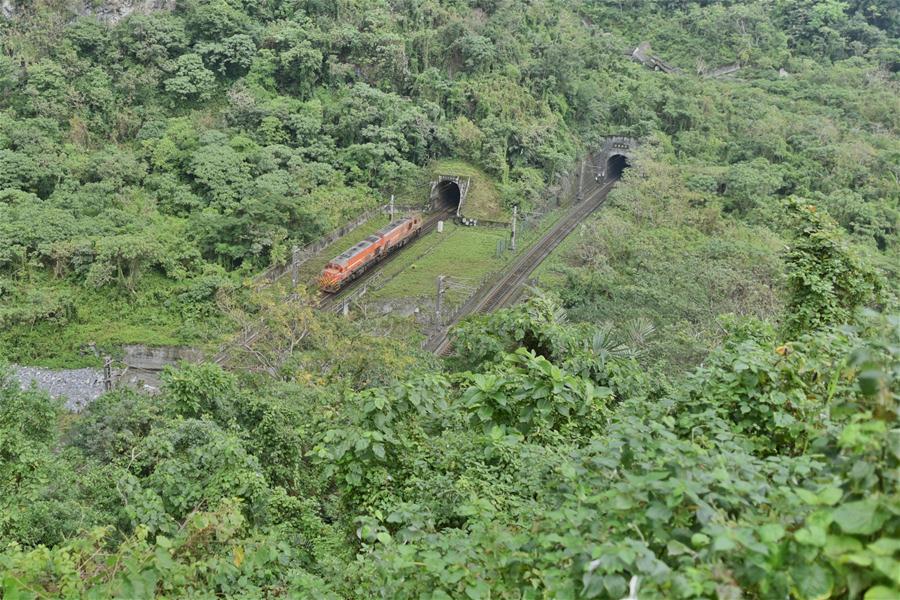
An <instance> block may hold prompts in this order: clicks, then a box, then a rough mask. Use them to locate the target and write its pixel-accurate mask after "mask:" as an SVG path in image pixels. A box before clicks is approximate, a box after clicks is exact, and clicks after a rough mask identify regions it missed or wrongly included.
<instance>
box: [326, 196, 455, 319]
mask: <svg viewBox="0 0 900 600" xmlns="http://www.w3.org/2000/svg"><path fill="white" fill-rule="evenodd" d="M455 213H456V210H455V209H454V208H448V209H444V210H440V211H435V212H433V213H430V214H427V215H425V218H424V219H423V220H422V232H421V233H420V234H419V235H418V237H417V238H416V239H414V240H412V241H411V242H410V243H409V244H408V245H410V246H411V245H412V244H415V243H416V241H417V240H418V239H420V238H421V237H422V236H424V235H426V234H428V233H431V231H432V230H434V229H436V228H437V224H438V221H446V220H447V219H450V218H452V217H453V215H454V214H455ZM399 254H401V252H400V251H399V250H398V251H395V252H391V253H390V254H388V255H387V256H385V257H384V258H383V259H381V260H380V261H378V262H377V263H375V264H374V265H372V266H371V267H370V268H369V269H368V270H366V271H365V272H363V273H362V274H361V275H360V276H359V277H357V278H356V279H354V280H353V281H352V282H350V283H349V284H348V285H347V286H345V287H344V288H342V289H341V290H340V291H337V292H333V293H329V292H320V296H319V300H318V302H317V303H316V308H317V309H319V310H331V311H334V310H337V309H338V307H340V306H341V303H342V302H343V301H344V300H345V299H346V298H347V297H349V296H351V295H352V294H353V293H354V292H355V291H356V290H358V289H360V288H361V287H363V286H364V285H365V284H366V282H367V281H369V280H370V279H372V278H373V277H374V276H375V275H376V274H377V273H379V272H380V271H381V270H382V269H383V268H384V267H385V265H387V264H388V263H390V262H391V261H392V260H394V259H395V258H396V257H397V256H398V255H399Z"/></svg>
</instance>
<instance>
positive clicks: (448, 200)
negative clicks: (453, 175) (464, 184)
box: [435, 180, 460, 212]
mask: <svg viewBox="0 0 900 600" xmlns="http://www.w3.org/2000/svg"><path fill="white" fill-rule="evenodd" d="M459 199H460V191H459V186H458V185H457V184H456V182H455V181H449V180H447V181H442V182H440V183H439V184H438V186H437V202H436V206H435V208H436V209H437V210H453V211H454V212H455V211H456V210H458V209H459Z"/></svg>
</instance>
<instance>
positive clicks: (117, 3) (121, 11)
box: [76, 0, 175, 25]
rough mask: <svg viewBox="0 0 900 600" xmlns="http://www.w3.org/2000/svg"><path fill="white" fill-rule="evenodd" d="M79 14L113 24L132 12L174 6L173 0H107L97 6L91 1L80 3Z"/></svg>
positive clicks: (167, 9)
mask: <svg viewBox="0 0 900 600" xmlns="http://www.w3.org/2000/svg"><path fill="white" fill-rule="evenodd" d="M81 8H82V10H80V11H76V12H77V13H78V14H79V15H81V16H91V15H92V16H94V17H97V19H99V20H100V21H103V22H104V23H109V24H110V25H115V24H116V23H118V22H119V21H121V20H122V19H124V18H126V17H128V16H129V15H132V14H142V15H146V14H149V13H152V12H159V11H169V10H172V9H174V8H175V0H107V1H106V2H102V3H100V4H99V5H98V6H93V5H92V3H91V2H84V3H82V7H81Z"/></svg>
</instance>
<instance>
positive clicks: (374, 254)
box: [319, 215, 422, 292]
mask: <svg viewBox="0 0 900 600" xmlns="http://www.w3.org/2000/svg"><path fill="white" fill-rule="evenodd" d="M421 232H422V217H421V216H420V215H412V216H410V217H404V218H402V219H398V220H396V221H394V222H392V223H391V224H390V225H388V226H387V227H383V228H382V229H379V230H378V231H376V232H375V233H374V234H372V235H370V236H369V237H367V238H366V239H364V240H363V241H361V242H360V243H358V244H356V245H355V246H353V247H352V248H350V249H349V250H347V251H346V252H344V253H343V254H340V255H339V256H337V257H336V258H334V259H332V260H331V262H330V263H328V264H327V265H325V269H324V270H323V271H322V275H321V277H319V288H320V289H321V290H322V291H325V292H336V291H338V290H339V289H341V288H342V287H344V285H345V284H346V283H348V282H350V281H353V280H354V279H356V278H357V277H359V276H360V275H362V274H363V273H364V272H365V271H366V269H368V268H369V267H371V266H372V265H374V264H375V263H377V262H378V261H379V260H381V259H382V258H384V257H385V256H387V255H388V254H390V253H391V252H393V251H394V250H396V249H398V248H401V247H403V246H405V245H406V244H407V243H408V242H409V241H410V240H411V239H413V238H415V237H416V236H417V235H419V233H421Z"/></svg>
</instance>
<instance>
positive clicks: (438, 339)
mask: <svg viewBox="0 0 900 600" xmlns="http://www.w3.org/2000/svg"><path fill="white" fill-rule="evenodd" d="M616 181H618V179H614V180H612V181H609V182H607V183H605V184H603V185H599V186H597V187H596V188H594V189H593V190H591V191H589V192H588V193H587V195H586V196H585V198H584V200H582V201H581V202H580V203H578V204H576V205H575V206H573V207H572V209H571V210H570V211H569V212H568V214H566V215H565V216H564V217H563V218H562V219H560V220H559V221H558V222H556V223H555V224H554V225H553V226H552V227H551V228H550V230H549V231H548V232H547V233H546V234H544V236H543V237H542V238H541V239H540V240H538V242H537V243H535V244H534V245H533V246H531V247H530V248H529V249H528V250H526V251H525V252H523V253H522V254H521V255H519V256H518V257H517V258H516V259H515V260H514V261H513V263H512V265H510V268H509V270H508V271H507V272H506V274H505V275H503V276H502V277H501V278H500V279H499V280H498V281H497V283H496V284H494V285H493V286H492V287H491V288H490V289H489V290H488V291H487V292H486V293H485V294H483V295H479V294H476V295H475V296H473V297H472V298H471V299H470V300H469V301H468V302H467V303H466V304H464V305H463V307H462V308H461V309H460V311H459V312H458V313H457V316H456V318H455V319H454V321H453V322H451V323H449V324H448V325H447V326H446V327H443V328H441V330H440V331H439V332H438V334H436V335H435V336H433V337H431V338H429V339H428V340H427V341H426V343H425V348H426V349H428V350H430V351H432V352H434V353H435V354H437V355H438V356H445V355H446V354H447V353H449V351H450V347H451V344H450V337H449V330H450V327H451V326H452V325H453V324H455V323H456V322H457V321H458V320H459V319H461V318H462V317H464V316H466V315H468V314H473V313H486V312H489V311H492V310H496V309H498V308H502V307H503V306H506V305H508V304H512V303H513V302H514V301H515V300H516V299H517V298H518V297H519V295H520V294H521V293H522V285H523V284H524V283H525V281H526V280H527V278H528V276H529V275H531V273H532V272H533V271H534V270H535V269H536V268H537V266H538V265H540V264H541V263H542V262H543V261H544V259H546V258H547V256H549V255H550V253H551V252H553V250H555V249H556V247H557V246H559V244H560V243H561V242H562V241H563V240H564V239H565V238H566V237H568V235H569V234H570V233H572V231H574V230H575V228H576V227H577V226H578V224H579V223H581V222H582V221H583V220H584V219H585V218H586V217H587V216H588V215H590V214H591V213H592V212H594V211H595V210H597V208H599V207H600V205H602V204H603V203H604V202H605V201H606V197H607V195H608V193H609V190H610V189H611V188H612V187H613V185H615V183H616Z"/></svg>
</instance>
